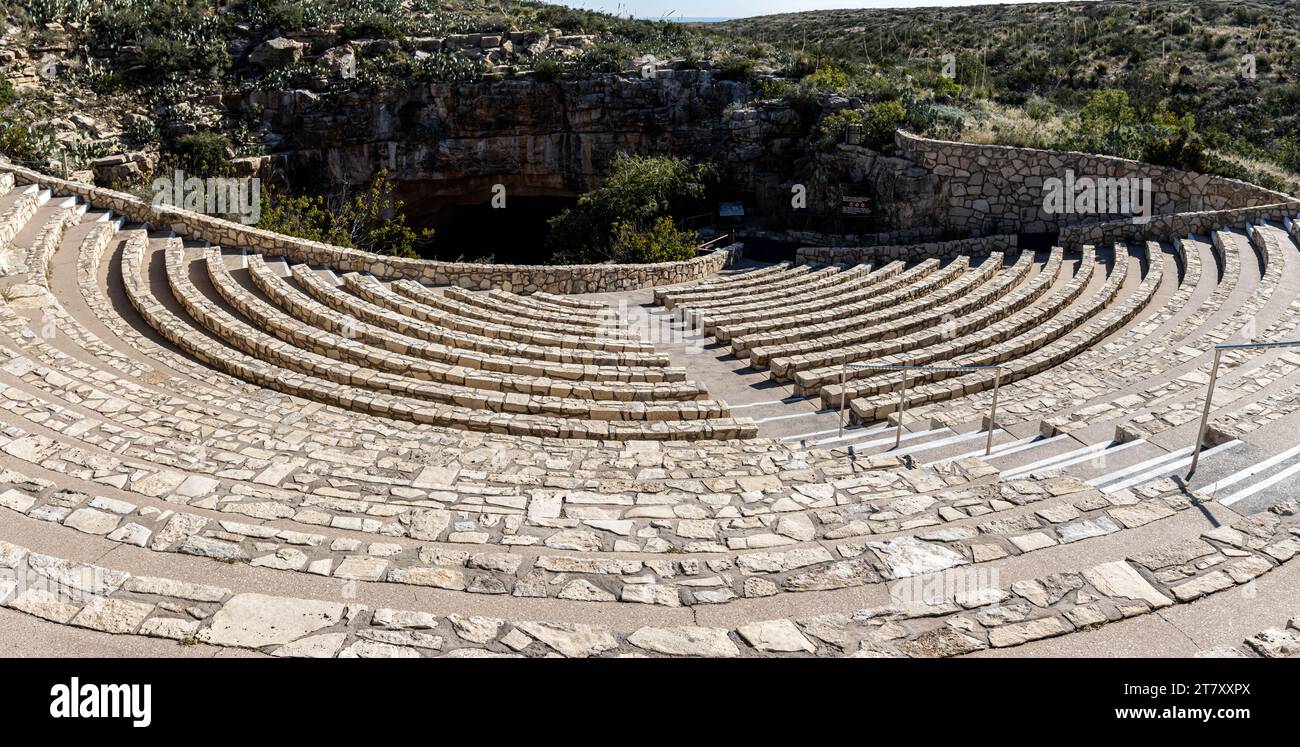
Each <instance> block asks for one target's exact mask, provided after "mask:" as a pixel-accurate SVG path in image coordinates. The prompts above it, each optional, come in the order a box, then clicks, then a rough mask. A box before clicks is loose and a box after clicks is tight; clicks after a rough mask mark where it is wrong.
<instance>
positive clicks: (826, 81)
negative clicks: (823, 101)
mask: <svg viewBox="0 0 1300 747" xmlns="http://www.w3.org/2000/svg"><path fill="white" fill-rule="evenodd" d="M803 83H804V85H806V86H808V87H809V88H811V89H812V90H814V91H818V92H820V93H839V92H841V91H843V90H844V89H846V88H848V87H849V74H848V73H846V72H844V71H843V70H841V69H840V68H838V67H835V66H834V65H822V66H821V67H819V68H817V70H815V71H814V72H813V73H812V74H811V75H809V76H808V77H806V78H804V79H803Z"/></svg>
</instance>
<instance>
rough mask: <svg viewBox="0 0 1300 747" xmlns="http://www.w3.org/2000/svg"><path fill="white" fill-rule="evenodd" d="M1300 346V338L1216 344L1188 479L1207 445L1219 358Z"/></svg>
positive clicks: (1194, 471) (1217, 379)
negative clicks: (1225, 354) (1232, 352)
mask: <svg viewBox="0 0 1300 747" xmlns="http://www.w3.org/2000/svg"><path fill="white" fill-rule="evenodd" d="M1294 347H1300V340H1280V341H1278V342H1236V343H1231V344H1225V345H1215V346H1214V365H1213V366H1211V367H1210V383H1209V385H1208V386H1207V387H1206V388H1205V406H1204V407H1203V408H1202V409H1201V426H1200V428H1198V429H1197V430H1196V448H1195V449H1194V450H1193V451H1192V464H1191V466H1190V467H1188V469H1187V479H1189V480H1190V479H1192V475H1194V474H1196V463H1197V462H1198V461H1200V458H1201V448H1202V447H1203V446H1204V445H1205V431H1206V430H1207V429H1208V428H1209V426H1210V403H1211V402H1213V401H1214V385H1215V384H1217V383H1218V381H1219V359H1220V357H1221V356H1222V355H1223V351H1225V350H1246V349H1254V348H1265V349H1267V348H1294Z"/></svg>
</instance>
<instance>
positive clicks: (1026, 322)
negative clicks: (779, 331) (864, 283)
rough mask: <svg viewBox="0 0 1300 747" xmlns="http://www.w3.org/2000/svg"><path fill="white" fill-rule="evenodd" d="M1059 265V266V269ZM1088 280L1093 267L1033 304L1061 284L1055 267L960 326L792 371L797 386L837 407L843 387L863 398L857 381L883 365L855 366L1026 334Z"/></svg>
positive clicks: (924, 360) (946, 355)
mask: <svg viewBox="0 0 1300 747" xmlns="http://www.w3.org/2000/svg"><path fill="white" fill-rule="evenodd" d="M1059 266H1060V265H1059V264H1058V265H1057V268H1059ZM1085 266H1087V265H1085ZM1090 279H1091V271H1090V270H1083V269H1082V268H1081V271H1080V272H1079V273H1077V274H1076V275H1074V276H1073V277H1071V278H1070V281H1069V282H1068V283H1066V284H1065V285H1064V286H1063V287H1062V288H1061V289H1060V291H1059V292H1057V293H1055V294H1053V295H1052V296H1050V297H1049V298H1048V299H1046V300H1045V301H1044V302H1043V303H1042V304H1041V306H1034V305H1032V304H1034V303H1035V302H1037V301H1038V300H1039V299H1041V298H1042V296H1043V294H1044V293H1045V292H1046V291H1047V290H1048V289H1049V288H1050V287H1051V286H1052V285H1053V284H1054V283H1056V282H1057V274H1056V272H1055V270H1053V271H1051V272H1046V271H1045V274H1040V276H1039V277H1038V278H1035V280H1034V281H1032V282H1031V283H1030V284H1028V285H1026V286H1025V287H1024V288H1022V289H1020V290H1019V291H1017V292H1016V293H1014V294H1012V295H1010V296H1007V297H1006V298H1004V299H1002V300H1001V301H999V302H998V303H997V304H993V305H991V306H989V307H987V308H986V309H985V310H984V312H986V313H980V314H978V315H974V316H972V317H968V318H964V319H963V323H961V324H957V325H954V326H952V327H945V328H942V329H930V330H921V331H918V332H914V333H913V334H911V335H907V336H905V337H898V338H894V339H891V340H884V341H881V342H876V343H868V344H866V345H861V346H854V347H852V348H846V349H844V351H843V354H844V357H845V358H848V359H849V360H845V361H844V362H842V363H839V364H838V365H834V364H829V365H826V366H823V367H821V368H811V369H807V370H801V371H797V372H796V373H795V375H794V386H795V390H796V391H797V392H799V393H801V394H803V395H804V396H813V395H815V394H817V393H820V395H821V399H822V402H823V403H828V404H829V403H833V404H834V405H835V406H838V405H839V401H840V396H841V392H843V391H846V390H847V391H848V392H849V396H851V397H852V396H860V394H859V392H858V390H857V389H856V384H855V382H857V381H858V380H859V379H871V378H873V377H876V376H879V375H881V374H882V373H884V372H882V371H881V370H879V369H871V368H865V367H863V366H856V365H855V364H859V363H865V364H870V365H877V366H897V365H909V366H920V365H929V364H935V365H938V363H937V362H940V361H946V360H951V359H953V358H954V357H958V356H962V355H968V354H971V353H973V352H975V351H979V350H984V349H986V348H988V347H990V346H993V345H997V344H999V343H1002V342H1005V341H1007V340H1010V339H1013V338H1015V337H1017V336H1018V335H1021V334H1024V333H1025V332H1026V331H1028V330H1031V329H1033V328H1034V327H1035V326H1037V325H1039V324H1042V323H1043V322H1044V321H1046V320H1048V319H1050V318H1051V317H1053V316H1055V315H1056V314H1058V313H1061V311H1062V310H1063V309H1064V308H1065V307H1066V306H1068V305H1069V304H1070V303H1073V302H1074V300H1075V299H1077V298H1078V296H1079V295H1080V294H1081V293H1083V291H1084V289H1085V288H1087V287H1088V283H1089V280H1090ZM829 354H830V353H828V355H829ZM818 355H821V354H818Z"/></svg>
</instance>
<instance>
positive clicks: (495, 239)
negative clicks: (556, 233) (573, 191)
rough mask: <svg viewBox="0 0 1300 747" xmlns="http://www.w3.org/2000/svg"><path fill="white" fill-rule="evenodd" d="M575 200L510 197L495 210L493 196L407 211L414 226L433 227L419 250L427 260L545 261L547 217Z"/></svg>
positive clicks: (552, 215)
mask: <svg viewBox="0 0 1300 747" xmlns="http://www.w3.org/2000/svg"><path fill="white" fill-rule="evenodd" d="M577 201H578V200H577V198H576V197H565V196H554V195H542V196H518V195H510V196H508V198H507V199H506V206H505V207H500V208H498V207H493V205H492V201H491V200H486V201H483V202H476V203H459V202H452V201H450V200H445V201H443V204H440V205H438V206H437V208H436V209H432V210H429V209H425V210H418V209H417V210H409V209H408V220H409V222H410V223H411V225H413V226H416V227H419V228H432V229H433V230H434V237H433V243H432V244H430V245H429V246H428V247H426V248H425V249H424V252H423V255H424V256H425V258H427V259H438V260H443V261H446V262H452V261H456V260H461V261H474V260H488V259H490V260H491V261H493V262H496V263H498V264H544V263H545V262H546V261H547V260H548V259H549V258H550V253H549V252H548V251H547V250H546V248H545V247H546V237H547V232H548V227H547V221H548V220H550V219H551V218H552V217H554V216H556V215H559V214H560V212H561V211H563V210H564V209H565V208H570V207H573V206H574V205H575V204H576V203H577ZM410 207H411V205H410V204H409V203H408V208H410Z"/></svg>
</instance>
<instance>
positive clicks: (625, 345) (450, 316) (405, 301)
mask: <svg viewBox="0 0 1300 747" xmlns="http://www.w3.org/2000/svg"><path fill="white" fill-rule="evenodd" d="M342 280H343V286H344V287H345V288H347V290H349V291H350V292H352V293H354V294H356V295H357V296H359V297H361V298H362V299H363V300H366V301H369V302H370V303H372V304H375V305H377V306H383V307H386V308H388V309H389V310H390V311H395V312H397V313H399V314H402V315H404V316H407V317H410V318H412V319H418V320H420V321H422V322H428V323H430V324H436V325H438V326H441V327H444V328H446V329H451V330H456V331H459V332H467V333H470V334H476V335H482V336H484V337H490V338H494V339H501V340H511V341H514V342H521V343H526V344H533V345H544V346H547V347H557V348H581V349H585V350H609V351H616V352H632V353H653V352H654V346H653V345H650V344H649V343H644V342H641V341H639V340H632V339H624V338H620V337H616V336H610V337H609V338H608V339H605V338H603V337H601V336H598V335H597V336H593V335H591V334H590V333H589V332H582V333H581V335H582V336H578V335H575V334H552V333H549V332H541V331H537V330H530V329H522V328H515V327H509V326H505V325H502V324H494V323H492V322H490V321H482V320H475V319H470V318H465V317H461V316H457V315H456V314H454V313H452V312H447V311H443V310H441V309H438V308H435V307H433V306H430V305H428V304H427V303H425V301H428V300H431V299H430V298H424V299H421V300H415V299H413V298H410V297H409V296H407V295H403V294H400V293H397V292H396V291H394V290H393V289H392V288H390V287H389V286H387V285H385V284H384V283H383V282H381V281H380V280H379V279H377V278H375V277H372V276H365V275H358V274H356V273H348V274H347V275H344V276H342ZM400 282H401V281H399V283H400ZM396 285H397V284H394V287H396ZM403 290H405V291H407V292H409V293H412V294H416V293H420V292H422V289H418V288H411V287H409V286H408V287H404V288H403ZM427 295H428V296H436V295H437V294H427Z"/></svg>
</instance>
